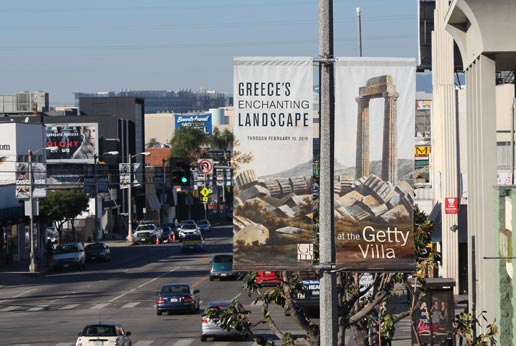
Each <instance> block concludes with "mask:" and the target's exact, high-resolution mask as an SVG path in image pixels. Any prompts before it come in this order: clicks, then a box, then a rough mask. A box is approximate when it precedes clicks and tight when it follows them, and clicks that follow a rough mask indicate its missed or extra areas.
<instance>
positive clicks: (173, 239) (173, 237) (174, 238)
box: [172, 232, 176, 241]
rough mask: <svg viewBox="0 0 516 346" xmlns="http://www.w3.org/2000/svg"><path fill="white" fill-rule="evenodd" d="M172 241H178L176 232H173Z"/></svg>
mask: <svg viewBox="0 0 516 346" xmlns="http://www.w3.org/2000/svg"><path fill="white" fill-rule="evenodd" d="M172 241H176V234H175V233H174V232H172Z"/></svg>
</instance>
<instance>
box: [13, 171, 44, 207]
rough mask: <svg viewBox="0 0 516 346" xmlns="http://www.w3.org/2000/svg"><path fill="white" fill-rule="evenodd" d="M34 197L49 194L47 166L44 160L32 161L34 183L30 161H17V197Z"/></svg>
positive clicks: (42, 196)
mask: <svg viewBox="0 0 516 346" xmlns="http://www.w3.org/2000/svg"><path fill="white" fill-rule="evenodd" d="M31 187H32V191H33V192H32V197H33V198H45V197H46V196H47V167H46V164H45V163H42V162H32V183H31V176H30V174H29V163H28V162H16V198H24V199H25V198H30V189H31Z"/></svg>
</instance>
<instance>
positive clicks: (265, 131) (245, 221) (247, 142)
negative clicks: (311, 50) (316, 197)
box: [233, 57, 314, 270]
mask: <svg viewBox="0 0 516 346" xmlns="http://www.w3.org/2000/svg"><path fill="white" fill-rule="evenodd" d="M233 63H234V92H233V93H234V109H235V115H234V136H235V141H234V143H235V144H234V145H235V147H234V152H233V154H234V157H235V173H234V205H233V207H234V208H233V210H234V212H233V223H234V237H233V252H234V258H233V267H234V268H235V269H238V270H289V269H292V270H295V269H298V270H299V269H308V268H310V267H311V265H312V260H313V238H314V237H313V230H312V223H313V222H312V214H311V213H312V160H313V147H312V137H313V133H312V131H313V130H312V129H313V110H312V108H313V107H312V103H313V90H312V89H313V67H312V59H311V58H291V57H288V58H235V59H234V62H233Z"/></svg>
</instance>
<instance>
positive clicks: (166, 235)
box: [160, 225, 179, 243]
mask: <svg viewBox="0 0 516 346" xmlns="http://www.w3.org/2000/svg"><path fill="white" fill-rule="evenodd" d="M160 228H161V230H162V233H161V240H162V241H163V242H164V243H168V242H170V241H173V240H174V239H175V240H177V239H178V237H179V235H178V234H177V233H176V230H177V228H176V229H173V228H172V227H171V226H166V225H162V226H161V227H160Z"/></svg>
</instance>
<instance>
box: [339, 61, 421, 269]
mask: <svg viewBox="0 0 516 346" xmlns="http://www.w3.org/2000/svg"><path fill="white" fill-rule="evenodd" d="M415 71H416V70H415V61H414V59H400V58H339V59H337V61H336V65H335V100H336V101H335V161H334V179H335V180H334V184H335V185H334V186H335V190H334V191H335V194H334V196H335V201H334V204H335V243H336V257H337V261H336V262H337V263H336V264H337V268H338V269H345V270H352V271H409V272H411V271H414V270H415V268H416V261H415V249H414V226H413V207H414V198H413V196H414V191H413V179H414V177H413V174H414V145H415V144H414V131H415V124H414V122H415V87H416V84H415V83H416V74H415Z"/></svg>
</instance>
